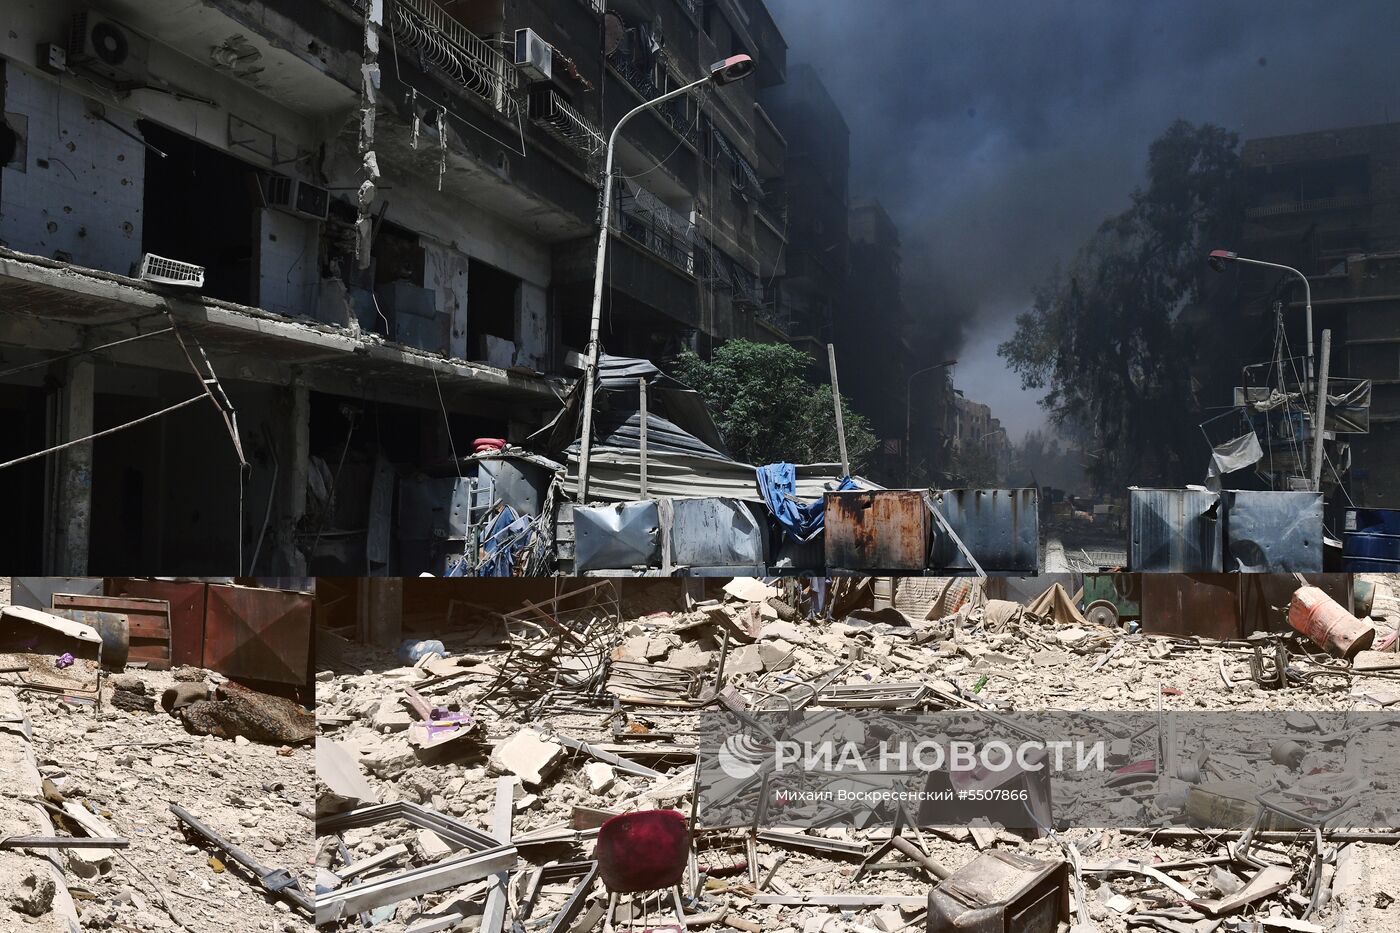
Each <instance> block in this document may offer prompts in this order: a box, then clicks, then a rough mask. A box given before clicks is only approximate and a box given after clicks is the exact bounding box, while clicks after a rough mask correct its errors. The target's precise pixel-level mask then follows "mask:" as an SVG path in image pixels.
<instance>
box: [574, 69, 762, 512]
mask: <svg viewBox="0 0 1400 933" xmlns="http://www.w3.org/2000/svg"><path fill="white" fill-rule="evenodd" d="M753 69H754V63H753V58H752V57H750V56H748V55H731V56H729V57H728V58H726V59H723V60H722V61H717V62H715V63H714V64H713V65H711V66H710V69H709V72H708V73H707V74H706V75H705V76H704V77H703V78H700V79H699V80H696V81H692V82H690V83H689V84H687V85H685V86H684V87H678V88H676V89H675V90H674V91H669V92H667V93H665V94H662V95H661V96H660V97H657V98H654V99H652V100H649V101H647V102H646V103H644V104H640V105H639V106H636V107H633V108H632V109H631V110H629V111H627V112H626V113H624V114H623V115H622V118H621V119H620V120H618V121H617V124H616V125H615V126H614V127H613V128H612V132H611V133H610V134H608V152H607V159H606V161H605V164H604V166H603V216H602V220H601V224H600V226H599V229H598V260H597V265H596V266H595V267H594V269H593V311H592V314H591V315H590V316H589V320H588V350H587V353H588V362H587V363H585V364H584V371H583V437H582V440H581V443H580V445H579V459H578V501H579V503H580V504H582V503H585V502H587V501H588V458H589V455H590V454H591V453H592V452H593V393H594V390H595V389H596V387H597V381H598V327H599V324H600V322H601V320H602V317H603V275H604V271H605V269H606V261H607V255H608V224H609V223H610V222H611V214H612V189H613V171H612V166H613V148H614V146H615V145H616V143H617V133H618V130H620V129H622V127H623V124H625V123H626V122H627V121H628V120H630V119H632V118H633V117H635V116H636V115H637V114H639V113H641V112H642V111H643V110H649V109H650V108H652V107H655V106H656V105H657V104H662V103H665V102H666V101H668V100H670V99H672V98H673V97H680V96H681V95H682V94H687V93H689V92H690V91H693V90H695V89H696V88H697V87H700V86H701V85H702V84H709V83H711V82H713V83H715V84H717V85H723V84H729V83H731V82H734V81H738V80H740V79H742V78H747V77H748V76H749V75H750V74H752V73H753Z"/></svg>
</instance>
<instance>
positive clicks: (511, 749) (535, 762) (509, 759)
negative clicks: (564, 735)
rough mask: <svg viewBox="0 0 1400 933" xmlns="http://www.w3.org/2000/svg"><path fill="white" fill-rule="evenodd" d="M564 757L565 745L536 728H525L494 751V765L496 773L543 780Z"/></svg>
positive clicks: (522, 779)
mask: <svg viewBox="0 0 1400 933" xmlns="http://www.w3.org/2000/svg"><path fill="white" fill-rule="evenodd" d="M563 757H564V746H562V745H560V744H559V743H558V742H552V741H550V740H549V739H547V738H545V737H544V736H542V735H541V734H540V733H538V732H536V731H535V730H534V729H521V730H520V731H519V732H517V733H515V735H512V736H511V737H510V738H508V739H506V740H505V741H504V742H502V743H500V744H499V745H497V746H496V747H495V749H494V750H492V752H491V760H490V769H491V771H492V772H494V773H496V774H514V775H516V776H517V777H519V778H520V780H521V781H523V782H525V783H526V784H536V785H538V784H542V783H544V779H545V777H546V776H547V775H548V774H549V772H550V771H552V770H554V768H555V766H556V765H558V764H559V761H560V760H561V759H562V758H563Z"/></svg>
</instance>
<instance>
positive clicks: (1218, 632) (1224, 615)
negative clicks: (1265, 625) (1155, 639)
mask: <svg viewBox="0 0 1400 933" xmlns="http://www.w3.org/2000/svg"><path fill="white" fill-rule="evenodd" d="M1140 579H1141V581H1142V630H1143V631H1144V632H1149V633H1151V634H1154V635H1185V636H1190V635H1200V636H1202V637H1205V638H1225V639H1231V638H1243V637H1244V635H1245V634H1246V633H1245V632H1244V630H1243V629H1244V626H1243V625H1242V624H1241V621H1240V608H1239V586H1240V580H1241V579H1244V577H1243V576H1242V575H1240V574H1231V573H1144V574H1142V575H1141V578H1140Z"/></svg>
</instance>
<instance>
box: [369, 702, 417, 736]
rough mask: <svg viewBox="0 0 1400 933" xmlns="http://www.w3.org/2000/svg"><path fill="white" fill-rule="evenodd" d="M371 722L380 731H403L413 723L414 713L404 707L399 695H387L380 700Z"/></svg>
mask: <svg viewBox="0 0 1400 933" xmlns="http://www.w3.org/2000/svg"><path fill="white" fill-rule="evenodd" d="M370 724H371V725H372V726H374V728H375V730H376V731H379V732H402V731H404V730H405V729H407V728H408V727H409V726H411V725H412V724H413V714H412V713H410V712H409V711H408V710H406V709H404V708H403V704H401V703H400V702H399V698H398V696H397V695H391V696H386V697H385V698H384V699H382V700H380V701H379V707H378V708H377V709H376V710H375V711H374V715H373V716H372V717H370Z"/></svg>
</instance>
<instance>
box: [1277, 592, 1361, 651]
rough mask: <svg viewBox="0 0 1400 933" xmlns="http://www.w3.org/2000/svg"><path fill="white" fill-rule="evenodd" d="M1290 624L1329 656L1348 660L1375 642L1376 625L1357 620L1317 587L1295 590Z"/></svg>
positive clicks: (1291, 603)
mask: <svg viewBox="0 0 1400 933" xmlns="http://www.w3.org/2000/svg"><path fill="white" fill-rule="evenodd" d="M1288 624H1289V625H1291V626H1293V628H1294V629H1295V630H1296V631H1298V632H1301V633H1302V634H1304V635H1306V636H1307V637H1308V638H1310V639H1312V640H1313V642H1314V643H1315V644H1317V645H1318V646H1319V647H1321V648H1323V649H1325V650H1326V651H1327V653H1328V654H1331V655H1334V656H1336V657H1339V658H1347V659H1348V660H1350V659H1351V658H1354V657H1355V656H1356V655H1357V654H1358V653H1360V652H1362V651H1365V650H1366V649H1367V648H1369V647H1371V643H1372V642H1373V641H1375V640H1376V627H1375V626H1374V625H1372V624H1371V623H1370V622H1366V621H1364V620H1362V619H1358V618H1357V617H1356V616H1354V615H1352V614H1351V613H1350V612H1349V611H1348V610H1347V609H1346V608H1345V607H1344V606H1342V605H1340V604H1339V603H1337V601H1336V600H1334V599H1332V597H1330V596H1328V595H1327V594H1326V593H1324V592H1323V591H1322V590H1320V589H1318V588H1317V587H1315V586H1300V587H1298V589H1296V590H1294V591H1293V599H1292V601H1291V602H1290V603H1289V604H1288Z"/></svg>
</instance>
